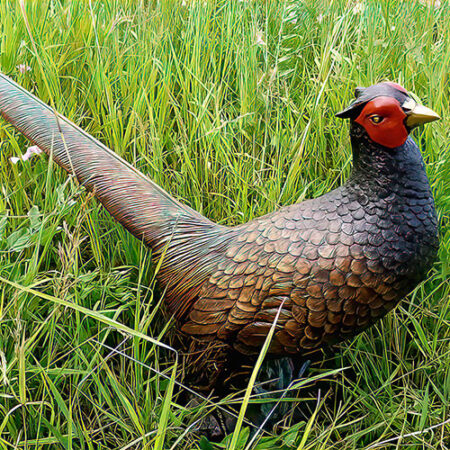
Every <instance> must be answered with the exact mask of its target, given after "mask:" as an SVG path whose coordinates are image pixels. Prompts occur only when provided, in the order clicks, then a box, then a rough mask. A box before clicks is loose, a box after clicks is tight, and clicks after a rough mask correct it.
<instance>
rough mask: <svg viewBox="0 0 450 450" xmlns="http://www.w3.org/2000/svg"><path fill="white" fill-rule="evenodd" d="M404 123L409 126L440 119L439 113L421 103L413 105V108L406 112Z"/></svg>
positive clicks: (412, 126)
mask: <svg viewBox="0 0 450 450" xmlns="http://www.w3.org/2000/svg"><path fill="white" fill-rule="evenodd" d="M406 114H407V117H406V125H407V126H408V127H409V128H414V127H417V126H418V125H422V124H424V123H428V122H433V121H435V120H438V119H440V117H439V115H438V114H436V113H435V112H434V111H433V110H432V109H430V108H427V107H426V106H423V105H417V104H416V105H415V106H414V108H413V109H412V110H411V111H410V112H408V113H406Z"/></svg>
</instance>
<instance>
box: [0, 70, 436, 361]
mask: <svg viewBox="0 0 450 450" xmlns="http://www.w3.org/2000/svg"><path fill="white" fill-rule="evenodd" d="M0 111H1V114H2V115H3V117H4V118H5V119H6V120H7V121H8V122H10V123H11V124H13V125H14V126H15V127H16V128H17V129H18V130H20V131H21V132H22V133H23V134H24V135H25V136H27V137H28V138H29V139H30V140H31V141H32V142H34V143H35V144H36V145H38V146H39V147H40V148H41V149H43V150H45V151H46V152H47V153H49V154H50V155H51V156H52V157H53V158H54V160H55V161H56V162H57V163H58V164H59V165H60V166H61V167H63V168H64V169H65V170H66V171H67V172H69V173H73V174H74V175H75V176H76V177H77V179H78V180H79V182H80V183H81V184H82V185H83V186H85V187H86V188H87V189H89V190H91V191H93V192H94V193H95V196H96V197H97V198H98V200H99V201H100V202H101V203H102V204H103V206H104V207H105V208H106V209H107V210H108V211H109V213H110V214H111V215H112V216H113V217H114V218H115V219H116V220H117V221H118V222H119V223H121V224H122V225H123V226H124V227H125V228H126V229H127V230H128V231H129V232H130V233H132V234H133V235H134V236H136V237H137V238H138V239H141V240H142V241H143V242H144V243H145V244H146V245H147V246H148V247H150V248H152V249H153V251H154V254H156V255H157V256H158V257H161V256H162V257H163V262H162V265H161V268H160V271H159V274H158V276H159V282H160V283H161V285H162V286H164V288H165V290H166V299H165V300H166V303H167V306H168V308H169V310H170V312H172V313H173V314H174V315H175V317H176V318H177V319H178V321H179V323H180V324H181V330H182V331H183V332H184V333H186V334H188V335H190V336H193V337H195V338H197V339H199V340H206V341H209V342H220V343H224V344H225V345H228V346H229V347H234V348H235V349H237V350H238V351H240V352H243V353H257V352H258V351H259V350H260V348H261V346H262V344H263V342H264V340H265V338H266V336H267V333H268V331H269V329H270V328H271V326H272V323H273V322H274V320H275V317H276V315H277V313H278V312H279V311H280V314H279V318H278V321H277V324H276V329H275V333H274V336H273V340H272V342H271V345H270V349H269V352H271V353H272V354H274V355H277V356H282V355H293V354H298V353H302V352H304V351H305V350H307V349H312V348H316V347H319V346H321V345H325V344H328V343H331V342H336V341H339V340H342V339H344V338H346V337H348V336H351V335H354V334H355V333H358V332H359V331H361V330H362V329H364V328H365V327H367V326H369V325H370V324H372V323H374V321H376V320H377V319H379V318H380V317H382V316H384V315H385V314H386V313H387V312H388V311H390V310H391V309H392V308H393V307H394V306H395V305H396V303H397V302H399V301H400V300H401V299H402V298H403V297H404V296H405V295H406V294H408V292H410V291H411V290H412V289H413V288H414V287H415V286H416V285H417V284H418V283H419V282H420V281H421V280H422V279H423V278H424V276H425V275H426V273H427V271H428V270H429V268H430V266H431V264H432V262H433V260H434V259H435V257H436V253H437V248H438V237H437V220H436V214H435V209H434V203H433V197H432V194H431V190H430V186H429V183H428V179H427V176H426V173H425V168H424V163H423V160H422V157H421V155H420V151H419V148H418V147H417V145H416V144H415V142H414V141H413V140H412V139H411V138H410V137H408V134H409V132H410V130H411V129H412V128H414V127H415V126H417V125H420V124H422V123H426V122H430V121H433V120H436V119H438V118H439V117H438V115H437V114H435V113H434V112H433V111H431V110H430V109H428V108H426V107H424V106H421V105H418V104H416V102H415V101H414V100H413V99H412V98H411V97H410V96H409V95H408V92H407V91H406V90H405V89H404V88H403V87H401V86H399V85H398V84H395V83H380V84H376V85H374V86H370V87H368V88H358V89H357V90H356V100H355V101H354V102H353V103H352V104H351V105H350V106H349V107H348V108H347V109H345V110H344V111H342V112H340V113H339V114H337V116H338V117H341V118H349V119H350V121H351V128H350V137H351V143H352V149H353V166H354V167H353V172H352V174H351V176H350V178H349V180H348V181H347V182H346V183H345V184H344V185H343V186H341V187H339V188H337V189H335V190H334V191H332V192H329V193H328V194H325V195H323V196H322V197H319V198H316V199H313V200H307V201H304V202H302V203H300V204H295V205H292V206H288V207H285V208H282V209H280V210H279V211H277V212H274V213H272V214H269V215H266V216H264V217H260V218H258V219H256V220H254V221H252V222H249V223H246V224H244V225H241V226H237V227H225V226H220V225H217V224H215V223H213V222H211V221H209V220H208V219H206V218H205V217H203V216H201V215H200V214H199V213H197V212H196V211H194V210H192V209H191V208H189V207H187V206H185V205H182V204H180V203H179V202H178V201H176V200H175V199H173V198H172V197H171V196H170V195H169V194H168V193H166V192H165V191H164V190H163V189H161V188H160V187H159V186H157V185H156V184H154V183H153V182H152V181H150V180H149V179H148V178H146V177H145V176H144V175H142V174H141V173H140V172H138V171H137V170H136V169H134V168H133V167H132V166H131V165H129V164H128V163H126V162H125V161H123V160H122V159H121V158H120V157H119V156H117V155H116V154H115V153H113V152H112V151H111V150H109V149H108V148H106V147H105V146H104V145H103V144H101V143H100V142H98V141H97V140H95V139H94V138H92V137H91V136H89V135H88V134H86V133H85V132H83V131H82V130H80V129H79V128H78V127H76V126H75V125H73V124H72V123H71V122H69V121H68V120H67V119H65V118H64V117H62V116H60V115H57V114H56V113H54V112H53V110H52V109H51V108H50V107H48V106H47V105H45V104H44V103H42V102H41V101H39V100H38V99H36V98H35V97H33V96H32V95H31V94H30V93H28V92H27V91H25V90H24V89H22V88H21V87H19V86H18V85H17V84H15V83H14V82H12V81H11V80H10V79H9V78H7V77H6V76H4V75H1V76H0Z"/></svg>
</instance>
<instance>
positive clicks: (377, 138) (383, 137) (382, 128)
mask: <svg viewBox="0 0 450 450" xmlns="http://www.w3.org/2000/svg"><path fill="white" fill-rule="evenodd" d="M374 116H380V117H381V118H382V120H381V121H380V122H379V123H374V122H373V117H374ZM405 118H406V114H405V112H404V111H403V109H402V107H401V106H400V103H399V102H398V100H396V99H395V98H393V97H385V96H380V97H376V98H374V99H373V100H371V101H370V102H368V103H367V104H366V105H365V106H364V108H363V110H362V111H361V113H360V115H359V116H358V117H357V119H356V120H355V122H356V123H358V124H360V125H361V126H362V127H364V129H365V130H366V131H367V134H368V135H369V137H370V139H372V141H374V142H376V143H377V144H380V145H383V146H384V147H388V148H395V147H399V146H400V145H403V144H404V143H405V141H406V139H407V138H408V131H407V129H406V126H405Z"/></svg>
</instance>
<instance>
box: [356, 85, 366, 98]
mask: <svg viewBox="0 0 450 450" xmlns="http://www.w3.org/2000/svg"><path fill="white" fill-rule="evenodd" d="M365 89H366V88H365V87H361V86H358V87H357V88H355V97H356V98H358V97H359V96H360V95H361V94H362V93H363V92H364V90H365Z"/></svg>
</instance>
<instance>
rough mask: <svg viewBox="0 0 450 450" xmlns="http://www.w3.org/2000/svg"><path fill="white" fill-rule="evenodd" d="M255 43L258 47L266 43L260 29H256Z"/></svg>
mask: <svg viewBox="0 0 450 450" xmlns="http://www.w3.org/2000/svg"><path fill="white" fill-rule="evenodd" d="M256 45H259V46H260V47H265V46H266V45H267V44H266V41H265V40H264V38H263V33H262V31H261V30H256Z"/></svg>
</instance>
